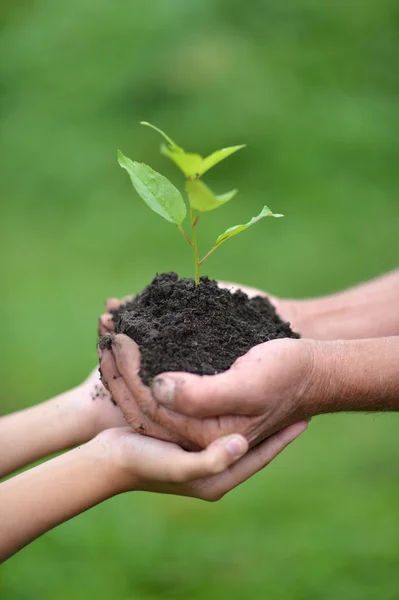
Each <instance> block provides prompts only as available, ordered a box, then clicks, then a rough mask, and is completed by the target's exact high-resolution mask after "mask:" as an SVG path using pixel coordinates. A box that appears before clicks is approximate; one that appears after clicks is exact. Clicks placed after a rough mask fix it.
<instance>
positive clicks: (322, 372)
mask: <svg viewBox="0 0 399 600" xmlns="http://www.w3.org/2000/svg"><path fill="white" fill-rule="evenodd" d="M315 344H316V346H315V351H314V364H315V368H314V372H315V377H314V378H313V383H312V384H311V390H310V393H309V394H308V400H306V399H305V402H310V403H311V405H312V406H311V407H308V412H310V413H311V414H312V415H316V414H322V413H332V412H341V411H360V412H368V411H373V412H374V411H376V412H377V411H399V336H396V337H388V338H378V339H367V340H351V341H335V342H316V343H315Z"/></svg>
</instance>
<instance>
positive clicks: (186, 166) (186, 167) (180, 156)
mask: <svg viewBox="0 0 399 600" xmlns="http://www.w3.org/2000/svg"><path fill="white" fill-rule="evenodd" d="M140 124H141V125H145V126H146V127H151V129H154V131H157V132H158V133H159V134H161V135H162V137H163V138H164V139H165V140H166V142H167V144H168V145H166V144H162V146H161V153H162V154H163V155H164V156H167V157H168V158H170V159H171V160H172V161H173V162H174V163H175V164H176V165H177V166H178V167H179V169H180V170H181V171H183V173H184V175H185V176H186V177H187V178H190V179H198V177H200V176H201V175H203V174H204V173H205V172H206V171H209V169H210V168H211V167H213V166H215V165H216V164H217V163H219V162H220V161H222V160H224V159H225V158H227V157H228V156H230V154H233V153H234V152H237V150H241V148H245V144H244V145H241V146H231V147H230V148H222V149H221V150H216V152H213V153H212V154H210V155H209V156H207V157H206V158H203V157H202V156H201V155H200V154H195V153H192V152H186V151H185V150H183V148H181V147H180V146H178V145H177V144H176V143H175V142H174V141H173V140H172V138H170V137H169V136H168V135H167V134H166V133H165V132H164V131H162V129H159V127H156V126H155V125H152V123H148V121H141V122H140Z"/></svg>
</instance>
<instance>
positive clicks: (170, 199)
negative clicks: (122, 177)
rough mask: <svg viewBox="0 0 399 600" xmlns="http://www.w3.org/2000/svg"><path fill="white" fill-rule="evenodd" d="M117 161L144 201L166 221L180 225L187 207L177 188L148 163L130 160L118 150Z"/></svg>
mask: <svg viewBox="0 0 399 600" xmlns="http://www.w3.org/2000/svg"><path fill="white" fill-rule="evenodd" d="M118 162H119V164H120V166H121V167H122V168H123V169H126V171H127V172H128V174H129V177H130V179H131V182H132V184H133V187H134V189H135V190H136V192H137V193H138V194H139V196H141V198H142V199H143V200H144V202H145V203H146V204H147V205H148V206H149V207H150V208H151V209H152V210H153V211H154V212H156V213H158V214H159V215H161V217H163V218H164V219H166V220H167V221H170V222H171V223H175V224H176V225H181V224H182V222H183V221H184V219H185V217H186V214H187V209H186V205H185V204H184V200H183V197H182V195H181V193H180V192H179V190H178V189H177V188H175V186H174V185H173V184H172V183H171V182H170V181H169V179H166V177H164V176H163V175H161V174H160V173H157V172H156V171H154V170H153V169H151V167H149V166H148V165H145V164H143V163H138V162H134V161H132V160H130V158H128V157H127V156H124V155H123V154H122V152H121V151H120V150H118Z"/></svg>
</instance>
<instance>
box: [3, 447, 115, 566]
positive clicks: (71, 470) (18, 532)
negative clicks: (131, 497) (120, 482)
mask: <svg viewBox="0 0 399 600" xmlns="http://www.w3.org/2000/svg"><path fill="white" fill-rule="evenodd" d="M98 443H99V442H97V439H94V440H93V441H91V442H89V443H88V444H86V445H84V446H81V447H79V448H75V449H74V450H71V451H70V452H67V453H66V454H64V455H62V456H59V457H57V458H53V459H52V460H50V461H48V462H47V463H44V464H42V465H39V466H38V467H35V468H33V469H31V470H29V471H26V472H25V473H22V474H20V475H17V476H16V477H14V478H12V479H9V480H8V481H5V482H4V483H2V484H1V485H0V562H1V561H3V560H5V559H6V558H8V557H10V556H11V555H12V554H14V553H15V552H17V551H18V550H20V549H21V548H23V547H24V546H26V545H27V544H29V543H30V542H32V541H33V540H34V539H36V538H37V537H38V536H40V535H42V534H43V533H45V532H46V531H49V530H50V529H52V528H53V527H55V526H57V525H59V524H60V523H63V522H64V521H67V520H68V519H70V518H72V517H74V516H75V515H78V514H80V513H81V512H83V511H85V510H87V509H89V508H91V507H92V506H94V505H96V504H98V503H100V502H102V501H103V500H105V499H107V498H109V497H111V496H113V495H115V494H116V493H118V491H120V490H119V489H118V487H117V481H116V480H114V479H113V477H112V476H111V474H110V471H109V470H108V465H107V460H106V458H105V456H104V453H103V452H102V449H101V448H97V447H96V444H98Z"/></svg>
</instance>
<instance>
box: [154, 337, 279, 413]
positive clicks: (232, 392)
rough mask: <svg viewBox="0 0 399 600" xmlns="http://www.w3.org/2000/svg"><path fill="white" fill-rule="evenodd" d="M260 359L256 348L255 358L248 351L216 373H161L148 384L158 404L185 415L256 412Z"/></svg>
mask: <svg viewBox="0 0 399 600" xmlns="http://www.w3.org/2000/svg"><path fill="white" fill-rule="evenodd" d="M268 343H269V344H270V343H271V342H268ZM258 348H259V346H258ZM261 362H262V356H261V355H260V353H259V352H258V357H257V360H256V361H253V360H251V354H249V353H247V354H246V355H245V356H243V357H240V358H239V359H238V360H237V361H236V362H235V363H234V364H233V365H232V366H231V367H230V369H228V370H227V371H224V372H223V373H220V374H219V375H195V374H193V373H183V372H181V373H180V372H171V373H162V374H161V375H158V376H157V377H155V379H154V380H153V382H152V384H151V390H152V394H153V396H154V398H155V400H156V401H157V402H158V403H159V404H160V405H162V406H165V407H167V408H169V409H171V410H173V411H175V412H177V413H180V414H183V415H186V416H192V417H197V418H204V417H216V416H220V415H228V414H235V415H249V414H251V415H255V414H257V410H259V409H260V407H259V398H260V397H261V393H260V390H259V376H260V374H262V373H264V369H263V367H262V364H261ZM262 387H264V386H262ZM243 399H245V402H243Z"/></svg>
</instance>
